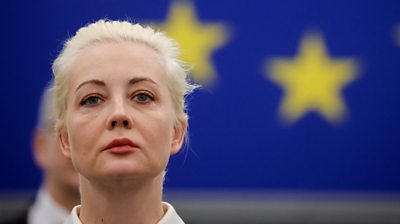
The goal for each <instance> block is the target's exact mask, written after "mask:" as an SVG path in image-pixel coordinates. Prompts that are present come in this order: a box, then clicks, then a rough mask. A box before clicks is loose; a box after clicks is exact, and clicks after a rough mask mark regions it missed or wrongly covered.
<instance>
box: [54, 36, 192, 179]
mask: <svg viewBox="0 0 400 224" xmlns="http://www.w3.org/2000/svg"><path fill="white" fill-rule="evenodd" d="M68 75H69V80H68V84H67V85H68V94H67V111H66V116H65V123H64V124H65V125H64V127H63V128H62V129H61V132H60V145H61V147H62V150H63V153H64V155H66V156H67V157H69V158H71V159H72V162H73V164H74V166H75V167H76V169H77V170H78V172H79V173H80V174H81V175H83V176H84V177H86V178H87V179H99V178H100V179H101V178H104V177H110V176H111V177H116V178H125V177H133V178H137V177H155V176H157V175H159V174H160V173H161V172H163V170H164V169H165V167H166V166H167V163H168V159H169V156H170V154H173V153H176V152H177V151H178V150H179V148H180V147H181V145H182V140H183V137H184V134H185V128H186V127H185V125H184V124H183V125H178V126H179V127H177V125H176V123H175V121H176V112H175V110H174V107H173V103H172V100H171V96H170V92H169V90H168V87H167V77H166V74H165V66H164V64H163V62H162V60H161V58H160V56H159V55H158V53H157V52H156V51H155V50H153V49H152V48H150V47H148V46H146V45H144V44H141V43H133V42H120V43H112V42H106V43H97V44H95V45H92V46H90V47H87V48H85V49H83V50H82V52H81V53H80V54H79V55H78V57H77V58H76V60H75V63H74V64H73V65H72V66H71V69H70V73H69V74H68ZM108 180H109V179H108Z"/></svg>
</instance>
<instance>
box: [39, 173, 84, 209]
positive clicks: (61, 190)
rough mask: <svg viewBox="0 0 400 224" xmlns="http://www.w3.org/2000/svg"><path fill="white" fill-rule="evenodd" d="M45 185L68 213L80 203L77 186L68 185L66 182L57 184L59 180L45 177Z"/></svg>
mask: <svg viewBox="0 0 400 224" xmlns="http://www.w3.org/2000/svg"><path fill="white" fill-rule="evenodd" d="M44 186H45V188H46V190H47V191H48V192H49V194H50V196H51V197H52V199H53V200H54V201H55V202H56V203H57V204H59V205H60V206H61V207H63V208H64V209H65V210H66V211H67V213H69V212H70V211H71V210H72V208H73V207H74V206H76V205H78V204H79V198H80V195H79V190H78V188H76V187H72V186H71V187H70V186H66V185H65V184H57V181H51V180H50V179H49V178H48V179H45V181H44Z"/></svg>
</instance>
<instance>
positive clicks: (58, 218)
mask: <svg viewBox="0 0 400 224" xmlns="http://www.w3.org/2000/svg"><path fill="white" fill-rule="evenodd" d="M67 218H68V211H67V210H65V209H64V208H63V207H62V206H61V205H59V204H58V203H57V202H56V201H54V199H53V198H52V197H51V196H50V194H49V192H47V191H46V190H45V189H44V188H40V189H39V191H38V194H37V196H36V199H35V202H34V203H33V205H32V206H31V207H30V208H29V211H28V224H62V223H64V221H65V220H66V219H67Z"/></svg>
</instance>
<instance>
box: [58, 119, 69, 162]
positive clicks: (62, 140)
mask: <svg viewBox="0 0 400 224" xmlns="http://www.w3.org/2000/svg"><path fill="white" fill-rule="evenodd" d="M58 144H59V145H60V148H61V152H62V154H64V156H65V157H67V158H68V159H71V148H70V144H69V138H68V132H67V130H66V129H65V126H64V127H62V128H60V131H59V132H58Z"/></svg>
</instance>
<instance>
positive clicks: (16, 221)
mask: <svg viewBox="0 0 400 224" xmlns="http://www.w3.org/2000/svg"><path fill="white" fill-rule="evenodd" d="M27 220H28V210H25V211H23V212H20V213H18V214H17V215H15V216H12V217H10V218H6V219H5V220H2V221H0V224H26V223H28V221H27Z"/></svg>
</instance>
